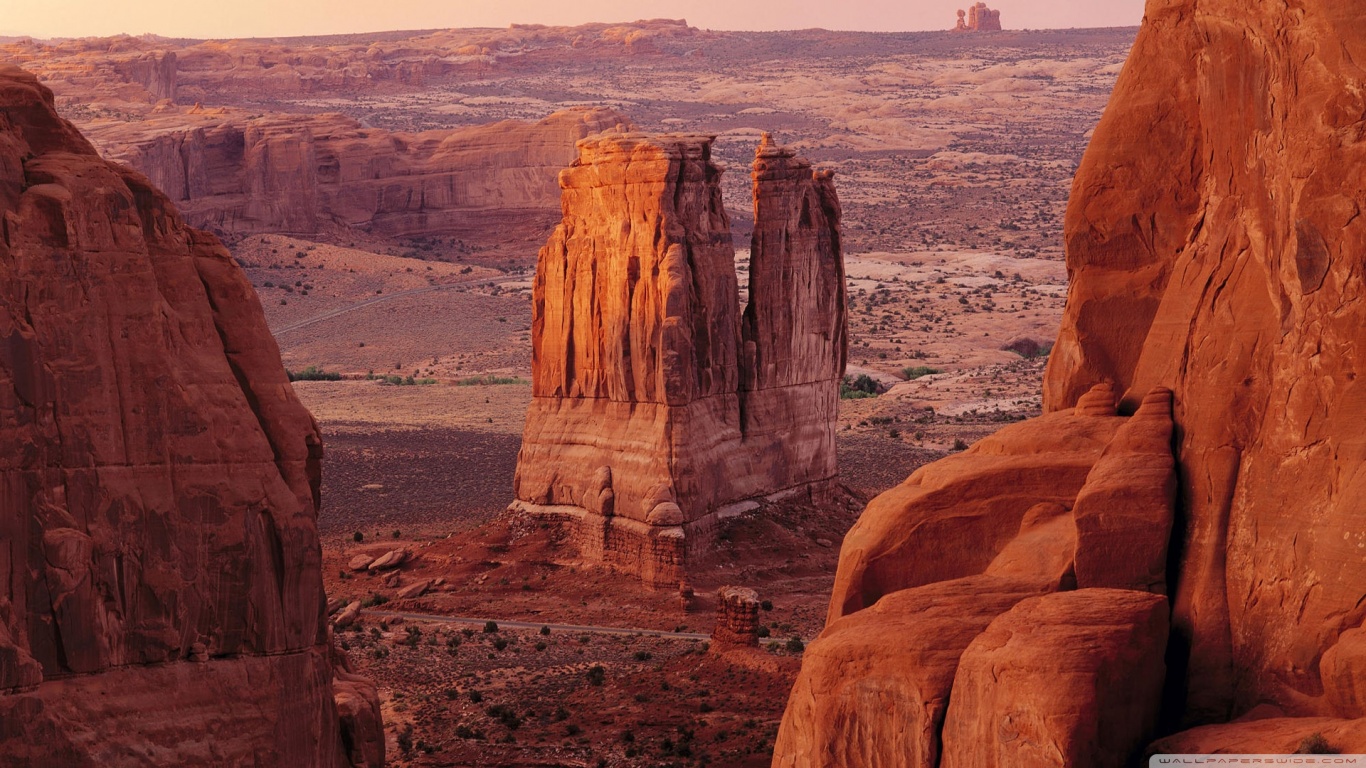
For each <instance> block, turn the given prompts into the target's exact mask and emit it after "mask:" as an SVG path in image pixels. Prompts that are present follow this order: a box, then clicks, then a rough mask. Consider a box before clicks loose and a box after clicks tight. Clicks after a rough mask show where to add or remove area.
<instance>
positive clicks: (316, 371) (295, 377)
mask: <svg viewBox="0 0 1366 768" xmlns="http://www.w3.org/2000/svg"><path fill="white" fill-rule="evenodd" d="M285 374H286V375H287V376H289V380H290V381H341V378H342V375H341V374H340V373H336V372H335V371H324V370H323V369H321V368H319V367H318V366H316V365H310V366H308V367H307V368H305V369H303V370H302V371H285Z"/></svg>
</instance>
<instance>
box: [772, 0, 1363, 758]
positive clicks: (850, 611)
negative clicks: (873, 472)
mask: <svg viewBox="0 0 1366 768" xmlns="http://www.w3.org/2000/svg"><path fill="white" fill-rule="evenodd" d="M1362 61H1366V18H1363V17H1361V15H1360V14H1359V13H1357V12H1356V11H1355V10H1354V9H1352V8H1349V7H1344V6H1343V5H1341V4H1335V3H1329V2H1326V1H1322V0H1308V1H1307V2H1305V3H1300V4H1298V5H1297V6H1295V7H1294V8H1281V7H1279V6H1270V5H1255V6H1249V5H1247V4H1242V3H1233V2H1230V1H1228V0H1151V1H1150V2H1149V3H1148V9H1147V17H1146V20H1145V23H1144V27H1143V30H1142V32H1141V33H1140V35H1139V38H1138V42H1137V43H1136V45H1135V47H1134V51H1133V54H1132V56H1131V58H1130V61H1129V64H1128V65H1127V66H1126V68H1125V70H1124V73H1123V75H1122V76H1121V77H1120V80H1119V83H1118V85H1117V87H1116V89H1115V93H1114V97H1113V99H1112V101H1111V104H1110V107H1109V109H1108V110H1107V112H1106V114H1105V117H1104V118H1103V120H1102V121H1101V124H1100V126H1099V127H1098V128H1097V130H1096V133H1095V137H1094V139H1093V142H1092V145H1091V148H1090V149H1089V150H1088V152H1087V154H1086V157H1085V159H1084V160H1083V162H1082V164H1081V167H1080V169H1079V170H1078V173H1077V177H1076V181H1075V184H1074V187H1073V192H1072V199H1071V205H1070V207H1069V210H1068V217H1067V257H1068V268H1069V272H1070V276H1071V287H1070V292H1069V296H1068V307H1067V314H1066V317H1065V319H1064V322H1063V327H1062V330H1061V334H1060V336H1059V339H1058V343H1057V345H1056V346H1055V347H1054V350H1053V355H1052V358H1051V360H1050V363H1049V369H1048V372H1047V376H1046V381H1045V404H1046V411H1047V413H1046V414H1045V415H1044V416H1043V417H1042V418H1039V419H1036V420H1033V421H1030V422H1026V423H1023V424H1020V425H1015V426H1012V427H1008V428H1007V429H1005V430H1002V431H1001V432H999V433H997V434H996V435H994V436H993V437H991V438H988V439H987V440H984V441H982V442H981V443H979V444H978V445H977V446H974V447H973V449H971V450H969V451H968V452H966V453H965V454H963V455H961V456H956V457H953V458H950V459H946V460H944V461H942V462H938V463H936V464H933V465H930V466H927V467H924V468H922V469H921V470H920V471H918V472H917V473H916V474H915V475H912V477H911V478H910V479H908V480H907V481H906V483H904V484H903V485H902V486H900V487H898V488H895V489H893V490H891V491H888V492H887V493H885V494H883V495H882V496H880V497H878V498H877V499H875V500H874V501H873V502H872V503H871V504H870V505H869V507H868V510H867V511H866V512H865V513H864V516H863V518H862V519H861V520H860V521H859V523H858V524H857V525H856V526H855V527H854V529H853V530H852V531H851V532H850V534H849V536H848V537H847V538H846V540H845V542H844V547H843V550H842V551H841V558H840V566H839V574H838V576H837V580H836V586H835V594H834V596H833V598H832V601H831V607H830V623H829V624H828V626H827V628H826V631H825V632H824V633H823V634H822V635H821V637H820V638H819V639H818V640H817V641H816V642H815V643H813V644H812V645H811V647H810V651H809V653H810V654H811V656H810V658H809V659H808V660H807V662H806V663H804V665H803V670H802V673H801V676H800V677H799V679H798V682H797V687H796V688H795V689H794V692H793V696H792V698H791V700H790V701H789V705H788V713H787V716H786V717H785V719H784V723H783V726H782V730H781V732H780V736H779V740H778V750H777V753H776V755H775V761H774V764H775V765H783V766H788V765H791V766H799V765H800V766H815V765H843V764H851V761H852V763H858V764H866V765H872V764H886V765H912V766H925V767H926V768H928V767H929V766H935V765H941V766H948V765H1035V764H1048V765H1058V764H1062V765H1069V766H1072V765H1074V766H1083V765H1085V766H1095V765H1115V766H1120V765H1124V764H1127V762H1128V761H1129V760H1131V759H1133V758H1135V757H1138V756H1139V755H1137V754H1135V750H1134V745H1136V744H1139V743H1141V740H1142V739H1144V738H1149V739H1150V738H1151V737H1152V736H1153V735H1155V734H1153V733H1152V732H1151V724H1152V723H1154V722H1157V721H1156V720H1154V717H1156V716H1158V715H1160V716H1161V719H1162V720H1163V721H1165V722H1167V723H1173V724H1175V723H1183V722H1184V723H1186V724H1196V723H1202V722H1203V723H1215V724H1214V725H1209V726H1205V727H1200V728H1195V729H1193V730H1190V731H1187V732H1184V733H1180V734H1176V735H1175V736H1171V737H1169V738H1167V739H1164V740H1163V741H1161V742H1159V743H1156V744H1153V745H1151V746H1150V747H1149V751H1150V752H1185V753H1204V752H1216V751H1218V752H1243V753H1260V752H1268V753H1277V752H1281V753H1284V752H1286V751H1292V750H1294V749H1296V747H1297V746H1299V741H1300V740H1301V739H1304V738H1306V737H1313V736H1315V735H1316V734H1317V735H1319V736H1321V737H1323V738H1326V739H1327V742H1328V746H1330V747H1332V748H1334V749H1335V750H1339V751H1345V752H1352V751H1356V750H1357V749H1358V748H1359V746H1360V745H1361V744H1362V743H1363V741H1362V739H1363V734H1366V708H1364V706H1363V703H1362V702H1363V701H1366V697H1363V693H1362V692H1363V691H1366V650H1364V649H1366V642H1364V641H1363V640H1362V637H1363V635H1362V622H1363V618H1366V532H1364V531H1366V526H1363V519H1366V517H1363V509H1366V506H1364V505H1363V501H1362V499H1363V498H1366V494H1364V492H1366V471H1364V470H1366V431H1363V429H1362V424H1363V423H1366V389H1363V388H1362V387H1361V386H1360V385H1359V384H1358V383H1357V376H1358V370H1357V369H1358V367H1359V365H1360V356H1361V355H1360V350H1361V349H1362V347H1363V344H1366V308H1364V307H1363V306H1362V304H1361V301H1360V295H1361V293H1362V292H1363V287H1364V286H1363V285H1362V280H1363V277H1362V275H1363V271H1364V270H1363V257H1362V254H1363V253H1366V248H1364V247H1363V246H1366V242H1363V241H1366V224H1363V223H1362V222H1361V220H1360V215H1359V214H1360V200H1361V199H1362V198H1363V196H1366V195H1364V194H1363V185H1364V184H1366V182H1363V178H1366V176H1363V173H1362V171H1363V169H1364V168H1366V130H1363V124H1366V123H1364V122H1363V115H1366V100H1364V99H1363V97H1362V94H1361V88H1360V83H1361V82H1362V80H1363V79H1366V71H1363V69H1362V67H1361V64H1360V62H1362ZM1115 399H1118V401H1119V408H1118V414H1128V413H1134V415H1133V416H1131V417H1127V418H1126V417H1124V416H1122V415H1116V409H1114V408H1113V407H1106V408H1102V407H1101V401H1102V400H1107V401H1109V402H1110V403H1111V404H1113V403H1114V401H1115ZM1135 409H1136V412H1135ZM1101 444H1103V445H1104V448H1103V449H1099V448H1098V446H1099V445H1101ZM1082 478H1084V479H1082ZM1060 509H1061V510H1062V511H1061V512H1060V511H1059V510H1060ZM1069 522H1070V525H1068V524H1067V523H1069ZM1024 544H1027V545H1028V546H1023V545H1024ZM1060 553H1070V556H1065V557H1060ZM1060 564H1063V565H1061V567H1060ZM973 574H986V575H988V576H991V575H996V576H1002V575H1005V574H1009V575H1010V577H1011V578H1014V579H1017V580H1018V579H1025V580H1026V581H1028V582H1029V583H1042V584H1043V585H1044V586H1045V588H1046V589H1047V590H1049V591H1053V590H1062V592H1059V593H1057V594H1054V595H1050V596H1049V597H1047V598H1041V599H1040V600H1037V601H1029V602H1021V603H1020V604H1019V606H1018V607H1016V608H1015V609H1013V610H1010V611H1009V612H1008V613H1004V612H1003V611H1001V610H998V611H997V612H998V613H1004V615H1001V616H1000V617H999V618H997V619H995V620H994V622H993V623H992V625H991V628H990V629H988V630H987V631H985V632H984V633H981V634H979V635H977V636H976V639H975V640H972V642H971V646H970V647H969V648H968V649H967V650H966V652H964V653H962V654H961V660H962V666H961V667H960V668H959V669H958V670H957V672H956V675H954V676H952V680H953V682H952V686H951V688H952V691H951V693H952V698H951V700H952V701H953V704H952V705H951V706H950V712H949V715H948V719H947V721H946V725H945V726H944V728H943V730H942V732H940V731H938V730H936V726H935V722H934V718H935V717H937V716H938V715H937V713H936V711H934V710H931V709H928V708H925V709H922V710H916V709H915V708H913V707H912V708H906V709H904V711H898V712H897V713H896V715H895V716H894V717H893V716H891V715H888V714H887V711H888V710H886V708H885V707H882V704H881V702H880V700H878V699H877V698H875V697H872V696H871V695H864V696H863V697H862V698H860V697H846V698H845V699H842V701H843V702H844V703H843V704H841V706H842V707H844V709H842V710H834V709H831V707H832V706H834V705H832V704H831V703H829V702H825V701H822V695H823V694H822V693H821V692H824V691H848V690H862V691H864V692H865V693H867V692H870V691H878V690H882V687H885V686H883V684H882V683H881V682H879V678H877V676H876V675H877V674H880V673H877V672H876V670H872V671H870V670H869V669H868V668H867V666H866V664H865V660H866V659H867V658H869V657H870V655H878V654H881V655H886V656H887V657H888V660H887V661H886V662H885V664H886V665H888V666H890V665H894V664H897V663H904V660H905V659H914V658H916V657H917V656H918V655H923V654H924V653H925V652H926V650H927V649H932V648H941V647H942V644H943V643H942V641H941V640H939V639H933V640H932V639H929V638H919V637H911V638H910V642H909V643H907V642H905V641H903V639H902V638H901V637H900V636H898V635H897V633H896V632H895V631H888V628H891V627H894V626H895V624H896V622H899V621H908V620H910V619H911V618H912V617H913V615H914V614H915V612H917V611H927V610H930V607H931V606H932V605H933V604H934V601H930V600H929V599H928V598H926V597H925V596H926V595H927V594H929V593H928V592H926V590H930V589H932V588H936V587H939V586H940V585H942V584H961V583H962V581H963V579H964V577H966V578H978V577H976V576H973ZM1059 574H1061V575H1059ZM954 579H957V580H958V581H951V580H954ZM1074 588H1075V589H1076V591H1074V592H1073V591H1068V590H1072V589H1074ZM1111 588H1117V589H1119V590H1123V591H1119V592H1115V594H1116V595H1118V596H1116V597H1103V598H1097V596H1096V593H1098V592H1107V593H1108V592H1113V591H1114V590H1112V589H1111ZM981 591H982V599H981V600H980V601H979V603H976V604H974V608H973V611H972V612H967V611H965V615H964V616H963V617H962V619H961V620H960V621H961V624H962V626H963V627H967V628H968V629H969V630H973V631H975V628H976V627H978V626H981V625H982V618H983V617H982V616H981V615H979V614H980V611H981V610H983V609H984V608H983V607H986V606H996V607H993V608H992V610H997V608H999V601H998V600H997V598H998V597H999V595H1000V589H999V585H997V586H995V587H993V586H992V585H982V587H981ZM1162 593H1166V594H1168V595H1170V596H1171V605H1170V609H1171V622H1170V627H1171V635H1170V640H1171V642H1170V645H1169V646H1168V647H1166V649H1165V650H1166V658H1167V660H1168V662H1169V663H1170V664H1171V666H1170V668H1169V669H1167V670H1166V672H1165V673H1164V672H1163V671H1162V665H1161V660H1160V658H1159V656H1158V655H1155V652H1156V651H1159V650H1162V648H1163V646H1167V645H1168V636H1167V630H1166V627H1167V622H1166V621H1162V620H1158V619H1157V618H1154V617H1153V616H1152V615H1151V610H1150V609H1151V608H1152V607H1153V606H1154V605H1157V604H1160V603H1161V598H1160V597H1157V595H1160V594H1162ZM1088 595H1089V596H1088ZM1074 596H1075V597H1074ZM937 599H938V598H936V600H937ZM1126 604H1127V605H1130V606H1131V607H1133V609H1134V610H1133V611H1132V612H1130V613H1128V614H1127V616H1126V615H1123V612H1116V609H1117V608H1118V607H1120V606H1122V605H1126ZM1164 610H1165V608H1164ZM1088 617H1089V618H1088ZM1158 618H1165V617H1158ZM851 622H859V623H860V624H861V625H863V626H862V631H861V632H860V633H858V634H857V635H855V634H852V633H850V632H849V627H850V626H852V625H851ZM955 631H956V630H955ZM880 633H886V638H887V639H886V642H885V644H879V643H876V642H874V643H873V644H872V645H870V644H869V641H868V640H867V639H866V638H868V637H876V636H878V635H879V634H880ZM968 634H972V632H971V631H970V632H968ZM1083 635H1084V636H1085V637H1083ZM939 636H940V637H942V638H949V637H951V636H955V637H958V638H959V642H958V643H957V644H956V645H955V648H957V646H958V645H965V643H963V642H962V640H963V636H962V635H961V634H960V635H952V634H951V632H950V630H949V629H945V630H943V631H942V632H941V633H940V634H939ZM893 637H895V638H896V640H895V642H896V643H899V647H895V646H894V642H893V639H892V638H893ZM1064 637H1071V638H1073V640H1071V641H1064V640H1063V639H1062V638H1064ZM1050 638H1053V639H1052V640H1050ZM1064 646H1067V649H1066V650H1062V649H1063V647H1064ZM1054 647H1056V648H1057V649H1058V650H1056V651H1055V650H1054ZM1012 648H1013V649H1014V650H1013V651H1011V649H1012ZM1079 653H1080V655H1078V654H1079ZM1124 659H1129V661H1122V660H1124ZM934 663H935V665H937V666H935V667H933V668H934V669H942V668H943V661H942V660H937V661H935V662H934ZM920 666H921V665H917V666H914V667H912V668H911V669H910V670H909V671H908V672H907V673H906V678H907V679H919V678H921V677H924V675H925V674H927V673H926V672H924V671H922V670H921V669H920ZM1114 676H1118V682H1116V680H1115V679H1114ZM1155 676H1165V680H1164V683H1165V685H1166V693H1165V695H1164V698H1163V702H1162V710H1161V711H1160V712H1159V709H1158V706H1159V703H1158V701H1157V699H1156V692H1155V690H1154V689H1153V687H1152V686H1150V685H1148V684H1149V683H1150V682H1151V681H1152V678H1154V677H1155ZM987 678H989V681H988V680H987ZM1116 685H1118V686H1119V688H1118V690H1121V691H1123V690H1125V686H1128V689H1127V690H1128V691H1129V693H1128V694H1126V695H1124V696H1119V697H1116V696H1115V695H1114V694H1115V691H1116V690H1117V689H1116V687H1115V686H1116ZM860 686H862V687H861V688H860ZM1026 690H1032V691H1035V693H1025V691H1026ZM1069 691H1073V692H1074V693H1076V694H1078V695H1070V694H1069V693H1068V692H1069ZM813 692H814V693H813ZM1080 692H1086V694H1087V696H1085V697H1082V696H1080ZM841 695H843V694H841ZM946 695H947V694H946ZM936 700H937V699H936ZM860 701H862V702H863V703H859V702H860ZM1254 710H1255V711H1254ZM822 712H825V713H826V714H824V715H823V714H821V713H822ZM831 712H834V713H835V714H830V713H831ZM1050 713H1051V714H1050ZM1249 714H1252V715H1255V716H1257V717H1259V718H1270V719H1257V720H1256V721H1255V722H1235V723H1232V724H1228V723H1226V721H1228V720H1230V719H1232V718H1237V717H1242V716H1244V715H1249ZM1041 718H1042V719H1041ZM892 721H895V722H897V723H899V724H903V725H905V726H906V728H907V729H908V730H909V729H921V731H920V732H922V733H930V734H932V735H933V734H941V735H942V746H943V748H944V750H945V751H944V760H943V761H942V762H941V761H939V758H938V756H937V755H936V754H935V753H934V751H933V750H932V749H929V750H927V749H926V748H925V747H924V746H923V744H925V743H929V742H927V741H926V739H927V738H929V737H923V738H921V740H920V742H918V743H916V744H907V743H904V742H903V740H899V739H900V738H901V737H900V736H898V735H897V734H898V733H900V732H899V731H894V730H893V729H892V728H891V726H890V725H889V723H890V722H892ZM1121 721H1122V722H1126V723H1135V722H1137V723H1140V724H1145V727H1142V728H1139V729H1137V730H1124V731H1121V730H1117V729H1116V728H1114V727H1107V726H1105V724H1106V723H1107V722H1108V723H1117V722H1121ZM926 723H929V724H930V725H929V726H928V730H925V729H926V728H927V726H926ZM994 724H995V725H1001V726H1002V727H1003V728H1004V729H1001V728H997V729H995V730H993V725H994ZM1005 726H1008V727H1005ZM993 733H994V734H996V737H997V741H996V742H995V743H984V742H985V741H989V740H988V739H987V735H989V734H993ZM1099 733H1106V734H1108V735H1109V736H1108V737H1107V738H1116V737H1117V740H1114V741H1109V742H1108V743H1107V742H1105V741H1104V740H1098V739H1097V738H1095V735H1096V734H1099ZM1030 734H1033V735H1032V736H1031V735H1030ZM1043 742H1047V743H1049V744H1053V745H1057V746H1058V748H1059V750H1060V755H1061V757H1059V755H1045V756H1040V755H1039V754H1037V752H1036V751H1031V750H1033V749H1034V747H1033V746H1031V745H1037V744H1038V743H1043ZM955 744H956V745H957V746H954V745H955ZM851 745H854V746H853V747H851ZM932 746H934V745H933V744H932ZM854 747H856V748H857V750H858V751H856V752H854V751H850V750H851V749H853V748H854ZM1064 747H1066V748H1065V749H1064ZM851 756H853V757H857V758H858V759H853V757H851ZM868 756H872V757H868ZM1040 760H1043V762H1040ZM1059 761H1060V762H1059Z"/></svg>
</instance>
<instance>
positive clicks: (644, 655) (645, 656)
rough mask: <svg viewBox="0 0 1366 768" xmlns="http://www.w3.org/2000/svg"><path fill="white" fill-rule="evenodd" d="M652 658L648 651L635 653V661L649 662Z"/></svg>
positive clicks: (652, 655)
mask: <svg viewBox="0 0 1366 768" xmlns="http://www.w3.org/2000/svg"><path fill="white" fill-rule="evenodd" d="M652 658H654V654H652V653H650V652H649V651H636V661H649V660H650V659H652Z"/></svg>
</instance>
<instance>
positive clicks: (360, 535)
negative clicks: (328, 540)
mask: <svg viewBox="0 0 1366 768" xmlns="http://www.w3.org/2000/svg"><path fill="white" fill-rule="evenodd" d="M351 540H352V541H354V542H356V543H357V544H359V543H361V542H362V541H365V534H363V533H361V532H360V531H356V532H355V533H353V534H351Z"/></svg>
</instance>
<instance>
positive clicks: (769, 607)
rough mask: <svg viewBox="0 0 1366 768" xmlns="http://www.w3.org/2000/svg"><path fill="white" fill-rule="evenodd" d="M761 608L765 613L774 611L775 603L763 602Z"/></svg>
mask: <svg viewBox="0 0 1366 768" xmlns="http://www.w3.org/2000/svg"><path fill="white" fill-rule="evenodd" d="M759 607H760V608H762V609H763V610H765V611H771V610H773V601H772V600H765V601H763V602H762V603H759Z"/></svg>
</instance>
